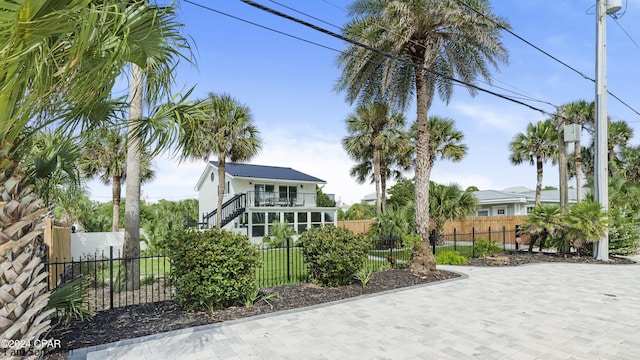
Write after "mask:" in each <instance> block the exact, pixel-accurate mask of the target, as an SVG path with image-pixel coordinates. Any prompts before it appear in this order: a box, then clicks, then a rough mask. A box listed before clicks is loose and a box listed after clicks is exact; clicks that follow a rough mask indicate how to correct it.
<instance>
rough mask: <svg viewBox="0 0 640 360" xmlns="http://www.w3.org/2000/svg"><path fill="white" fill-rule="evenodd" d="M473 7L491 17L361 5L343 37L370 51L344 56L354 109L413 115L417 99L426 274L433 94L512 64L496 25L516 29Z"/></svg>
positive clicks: (432, 3) (431, 2)
mask: <svg viewBox="0 0 640 360" xmlns="http://www.w3.org/2000/svg"><path fill="white" fill-rule="evenodd" d="M474 5H475V7H476V8H477V9H478V10H479V11H480V12H482V13H483V14H484V15H482V16H480V15H478V14H477V13H475V12H473V11H470V10H468V9H467V8H466V7H465V5H463V4H460V3H459V2H455V1H441V0H394V1H379V0H356V1H355V2H354V3H353V4H352V5H351V6H350V7H349V15H350V16H352V17H353V20H351V21H350V22H349V23H348V24H347V25H346V26H345V28H344V36H345V37H347V38H349V39H351V40H352V41H354V42H359V43H362V44H363V45H365V46H366V47H361V46H357V45H355V44H352V45H350V46H349V47H348V48H347V50H346V51H344V52H343V53H341V54H340V55H339V57H338V64H339V66H340V67H341V68H342V76H341V77H340V79H339V80H338V83H337V85H336V89H337V90H340V91H345V92H346V94H347V100H348V101H349V102H350V103H353V102H355V101H356V100H359V101H360V103H368V102H370V101H371V100H375V99H380V98H384V99H388V100H389V101H390V103H391V104H393V105H394V106H395V107H398V108H400V109H406V108H407V107H408V105H409V103H410V101H411V97H412V96H414V94H415V99H416V108H417V120H416V123H417V125H416V126H417V129H418V131H417V142H416V162H415V179H416V230H417V233H418V234H419V235H420V237H421V239H422V240H421V244H422V246H419V247H417V248H416V250H417V251H415V252H414V254H413V256H412V261H411V263H412V265H411V267H412V268H413V269H414V270H415V271H417V272H420V273H424V272H428V271H429V270H432V269H435V258H434V256H433V254H431V250H430V249H429V246H428V244H429V234H428V231H429V178H430V174H431V168H430V166H429V164H431V163H432V160H431V159H430V158H429V149H430V133H429V129H428V120H427V119H428V116H427V115H428V114H427V112H428V109H429V107H430V105H431V102H432V100H433V95H434V93H435V91H436V89H437V90H438V93H439V95H440V97H441V98H442V99H444V100H445V101H447V102H448V101H449V100H450V99H451V95H452V93H453V85H454V81H453V80H452V79H454V78H455V77H458V78H460V79H463V80H464V81H465V84H469V83H471V82H473V81H474V80H475V79H476V78H477V77H478V76H481V77H484V78H486V79H489V77H490V73H489V66H488V65H489V64H491V65H493V66H495V67H497V66H498V63H499V62H501V61H505V62H506V61H507V52H506V49H505V48H504V46H503V44H502V43H501V42H500V33H499V31H498V30H499V28H498V25H497V24H500V26H503V27H508V26H509V25H508V24H507V22H506V20H504V19H502V18H500V17H498V16H496V15H495V14H492V13H491V11H490V8H489V5H488V2H487V1H486V0H477V1H474ZM370 49H376V51H372V50H370ZM442 75H444V76H442ZM468 89H469V91H471V93H473V92H474V89H473V88H472V87H468ZM418 250H419V251H418Z"/></svg>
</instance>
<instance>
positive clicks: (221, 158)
mask: <svg viewBox="0 0 640 360" xmlns="http://www.w3.org/2000/svg"><path fill="white" fill-rule="evenodd" d="M226 157H227V156H226V154H224V153H222V151H221V152H220V153H218V212H217V214H216V228H217V229H220V227H221V225H222V200H224V188H225V178H226V176H225V173H226V166H225V158H226Z"/></svg>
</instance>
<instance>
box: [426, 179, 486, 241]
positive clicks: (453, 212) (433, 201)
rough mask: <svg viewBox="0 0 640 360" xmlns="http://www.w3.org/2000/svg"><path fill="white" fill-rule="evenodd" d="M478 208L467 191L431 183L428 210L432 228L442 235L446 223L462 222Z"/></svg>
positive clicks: (453, 185) (455, 186)
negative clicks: (429, 210)
mask: <svg viewBox="0 0 640 360" xmlns="http://www.w3.org/2000/svg"><path fill="white" fill-rule="evenodd" d="M477 207H478V202H477V200H476V198H475V197H474V196H473V194H472V193H471V192H469V191H463V190H462V188H461V187H460V185H458V184H450V185H440V184H436V183H434V182H433V181H432V182H431V189H430V190H429V208H430V209H431V219H432V220H433V228H434V229H436V231H437V232H438V233H439V234H442V232H443V229H444V224H445V222H447V221H454V220H463V219H464V218H465V217H466V216H467V214H469V213H472V212H474V211H475V210H476V208H477Z"/></svg>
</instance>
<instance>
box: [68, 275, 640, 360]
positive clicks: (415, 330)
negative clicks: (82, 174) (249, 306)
mask: <svg viewBox="0 0 640 360" xmlns="http://www.w3.org/2000/svg"><path fill="white" fill-rule="evenodd" d="M439 269H442V270H451V271H456V272H459V273H462V274H464V275H465V277H463V278H461V279H455V280H452V281H445V282H441V283H437V284H429V285H421V286H418V287H413V288H410V289H403V290H399V291H393V292H388V293H384V294H377V295H372V296H366V297H360V298H357V299H350V300H346V301H341V302H337V303H332V304H328V305H321V306H314V307H310V308H305V309H298V310H293V311H286V312H281V313H275V314H268V315H265V316H259V317H254V318H249V319H242V320H238V321H230V322H224V323H219V324H212V325H205V326H201V327H196V328H190V329H184V330H178V331H173V332H168V333H164V334H157V335H152V336H147V337H143V338H138V339H130V340H126V341H121V342H118V343H113V344H105V345H101V346H99V347H94V348H87V349H79V350H75V351H73V352H72V353H70V356H69V359H91V360H102V359H154V360H155V359H194V358H195V359H363V358H366V359H431V358H433V359H523V360H527V359H545V360H546V359H640V331H639V330H640V280H639V279H640V265H582V264H561V263H544V264H535V265H527V266H519V267H496V268H489V267H460V266H455V267H451V266H440V267H439Z"/></svg>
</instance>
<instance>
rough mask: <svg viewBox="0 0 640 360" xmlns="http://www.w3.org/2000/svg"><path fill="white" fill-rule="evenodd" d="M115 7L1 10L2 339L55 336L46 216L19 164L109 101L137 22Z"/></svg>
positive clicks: (14, 4)
mask: <svg viewBox="0 0 640 360" xmlns="http://www.w3.org/2000/svg"><path fill="white" fill-rule="evenodd" d="M112 3H113V2H112V1H109V0H104V1H92V2H91V4H90V6H87V5H88V2H87V1H86V0H32V1H27V0H12V1H7V0H0V9H1V10H2V11H0V23H1V24H3V26H2V27H1V28H0V48H2V49H3V51H1V52H0V63H1V64H2V66H1V67H0V109H2V111H0V141H1V143H2V147H0V155H1V157H0V158H1V159H2V160H0V170H1V171H0V193H2V194H3V197H2V200H1V201H0V215H1V216H0V229H1V233H0V249H2V250H1V251H0V267H1V268H2V269H3V272H2V281H0V282H1V283H2V284H3V285H2V288H3V289H4V290H3V294H4V296H3V297H2V299H0V313H1V314H2V316H1V317H0V334H1V335H0V337H1V338H2V339H13V340H23V341H31V342H32V341H35V340H37V339H39V338H40V337H41V336H42V334H46V333H47V329H48V327H49V325H48V321H47V320H46V319H47V313H41V311H42V309H43V307H44V306H45V305H46V304H47V300H48V296H49V293H48V292H47V290H46V289H47V283H46V279H47V278H48V277H47V275H46V272H44V271H43V264H41V258H42V257H43V255H44V246H43V243H42V229H43V228H44V226H43V218H44V217H46V216H48V209H47V208H46V207H44V206H43V202H42V200H40V199H39V198H38V196H36V195H35V194H34V179H33V178H32V177H29V176H27V174H26V173H25V172H24V168H23V165H22V163H21V162H20V157H19V155H20V154H24V153H25V150H24V147H25V146H26V144H28V140H29V139H30V138H31V137H32V136H33V134H34V133H35V131H37V130H39V129H41V128H45V127H47V126H49V125H52V124H55V125H54V126H55V127H58V128H62V129H68V128H74V129H76V130H80V131H82V130H84V129H85V128H86V127H87V125H88V123H87V120H89V119H91V115H92V113H94V112H95V111H96V104H97V103H98V102H100V101H101V100H104V99H106V98H107V97H108V95H109V93H110V90H111V88H112V86H113V84H114V83H115V80H116V76H117V74H118V73H119V69H121V68H122V66H123V61H122V56H121V55H122V54H124V53H126V49H127V46H126V43H127V40H128V36H129V35H130V32H128V31H125V30H126V29H131V28H132V27H134V26H135V24H133V23H132V21H134V20H135V18H133V17H129V16H126V15H125V14H124V13H123V12H122V11H120V10H121V9H120V8H116V7H113V6H111V5H112ZM58 120H60V121H58ZM9 249H10V250H9ZM7 274H14V275H13V276H7ZM5 290H6V291H5ZM51 311H53V310H51Z"/></svg>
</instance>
